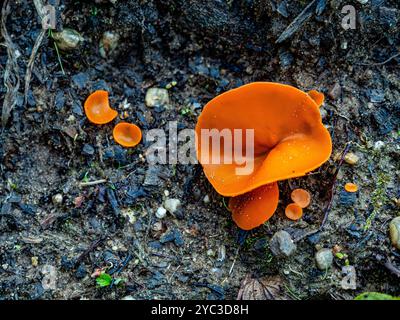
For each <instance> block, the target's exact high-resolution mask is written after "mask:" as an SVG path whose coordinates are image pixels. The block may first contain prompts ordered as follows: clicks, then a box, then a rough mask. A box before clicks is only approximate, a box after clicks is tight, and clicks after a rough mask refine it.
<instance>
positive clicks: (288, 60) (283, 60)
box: [279, 51, 294, 70]
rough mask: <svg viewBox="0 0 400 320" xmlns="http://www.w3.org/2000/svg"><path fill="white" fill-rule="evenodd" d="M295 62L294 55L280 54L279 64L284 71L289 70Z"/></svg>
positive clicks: (283, 52)
mask: <svg viewBox="0 0 400 320" xmlns="http://www.w3.org/2000/svg"><path fill="white" fill-rule="evenodd" d="M293 61H294V58H293V55H292V54H291V53H290V52H288V51H282V52H281V53H279V64H280V65H281V67H282V69H283V70H286V69H288V68H289V67H290V66H291V65H292V63H293Z"/></svg>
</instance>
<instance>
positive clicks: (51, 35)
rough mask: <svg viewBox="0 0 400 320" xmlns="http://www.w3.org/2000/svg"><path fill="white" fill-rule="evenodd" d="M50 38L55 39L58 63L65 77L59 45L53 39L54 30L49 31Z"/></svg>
mask: <svg viewBox="0 0 400 320" xmlns="http://www.w3.org/2000/svg"><path fill="white" fill-rule="evenodd" d="M49 37H50V38H52V39H53V44H54V49H56V53H57V59H58V63H59V65H60V68H61V72H62V73H63V75H64V76H65V71H64V67H63V64H62V61H61V55H60V51H59V50H58V45H57V43H56V42H55V40H54V38H53V30H51V29H49Z"/></svg>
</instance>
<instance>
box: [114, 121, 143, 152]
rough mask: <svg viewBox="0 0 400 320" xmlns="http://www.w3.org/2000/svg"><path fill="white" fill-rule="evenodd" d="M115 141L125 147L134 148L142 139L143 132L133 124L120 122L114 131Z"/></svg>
mask: <svg viewBox="0 0 400 320" xmlns="http://www.w3.org/2000/svg"><path fill="white" fill-rule="evenodd" d="M113 137H114V140H115V141H116V142H117V143H119V144H120V145H121V146H124V147H134V146H136V145H137V144H138V143H139V142H140V140H141V139H142V131H141V130H140V128H139V127H138V126H137V125H135V124H132V123H128V122H120V123H118V124H117V125H116V126H115V127H114V130H113Z"/></svg>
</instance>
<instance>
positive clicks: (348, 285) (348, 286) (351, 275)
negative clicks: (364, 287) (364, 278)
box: [340, 266, 357, 290]
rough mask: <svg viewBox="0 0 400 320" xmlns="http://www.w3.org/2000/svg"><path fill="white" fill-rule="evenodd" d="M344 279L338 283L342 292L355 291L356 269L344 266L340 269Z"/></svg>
mask: <svg viewBox="0 0 400 320" xmlns="http://www.w3.org/2000/svg"><path fill="white" fill-rule="evenodd" d="M342 274H343V275H344V277H343V278H342V281H341V282H340V285H341V287H342V289H343V290H355V289H356V288H357V277H356V268H354V267H353V266H344V267H343V268H342Z"/></svg>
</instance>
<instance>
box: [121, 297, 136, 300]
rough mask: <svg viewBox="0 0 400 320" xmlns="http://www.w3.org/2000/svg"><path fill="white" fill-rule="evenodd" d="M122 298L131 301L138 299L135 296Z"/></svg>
mask: <svg viewBox="0 0 400 320" xmlns="http://www.w3.org/2000/svg"><path fill="white" fill-rule="evenodd" d="M121 300H126V301H130V300H136V299H135V298H134V297H133V296H125V297H123V298H122V299H121Z"/></svg>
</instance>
